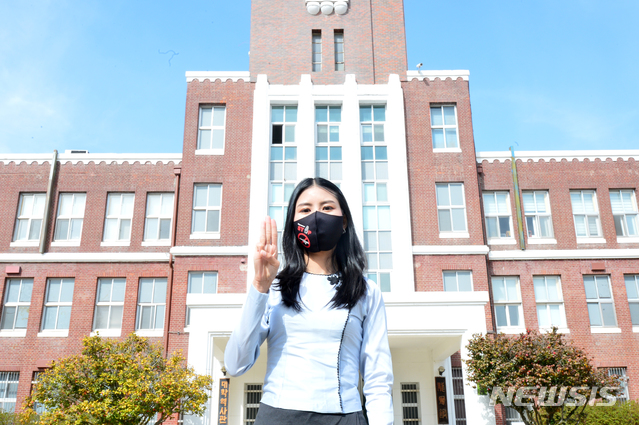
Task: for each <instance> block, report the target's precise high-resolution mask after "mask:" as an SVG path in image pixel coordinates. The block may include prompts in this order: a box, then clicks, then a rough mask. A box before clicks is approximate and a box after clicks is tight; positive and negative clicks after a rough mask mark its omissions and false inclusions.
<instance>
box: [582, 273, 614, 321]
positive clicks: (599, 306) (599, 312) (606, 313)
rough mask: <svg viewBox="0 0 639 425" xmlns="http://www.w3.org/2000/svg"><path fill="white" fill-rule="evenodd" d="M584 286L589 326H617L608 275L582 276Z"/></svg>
mask: <svg viewBox="0 0 639 425" xmlns="http://www.w3.org/2000/svg"><path fill="white" fill-rule="evenodd" d="M584 286H585V289H586V301H587V302H588V316H590V326H617V319H616V317H615V308H614V306H613V304H612V292H611V290H610V277H609V276H604V275H598V276H584Z"/></svg>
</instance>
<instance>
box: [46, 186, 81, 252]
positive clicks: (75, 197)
mask: <svg viewBox="0 0 639 425" xmlns="http://www.w3.org/2000/svg"><path fill="white" fill-rule="evenodd" d="M69 198H71V199H70V202H71V208H70V210H71V211H70V214H65V212H63V208H62V206H63V203H64V202H65V201H64V199H69ZM86 198H87V194H86V193H83V192H65V193H60V196H59V197H58V216H57V217H56V220H55V230H54V232H53V242H51V244H52V245H53V246H55V245H75V246H77V245H80V240H81V239H82V227H83V224H84V211H85V209H86ZM64 220H66V221H67V222H68V223H69V224H68V226H67V231H66V235H60V234H59V233H60V232H61V231H60V223H61V222H62V221H64ZM78 227H79V230H78V231H77V232H74V230H75V229H76V228H78ZM73 233H79V236H78V237H75V238H74V237H72V234H73ZM61 236H64V237H61Z"/></svg>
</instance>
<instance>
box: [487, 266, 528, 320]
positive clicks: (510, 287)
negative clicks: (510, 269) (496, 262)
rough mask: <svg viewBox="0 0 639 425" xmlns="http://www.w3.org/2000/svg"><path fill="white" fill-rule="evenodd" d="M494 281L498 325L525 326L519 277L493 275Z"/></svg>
mask: <svg viewBox="0 0 639 425" xmlns="http://www.w3.org/2000/svg"><path fill="white" fill-rule="evenodd" d="M492 283H493V299H494V303H495V317H496V319H497V327H523V326H524V323H523V320H522V315H521V294H520V292H519V279H518V278H516V277H493V278H492Z"/></svg>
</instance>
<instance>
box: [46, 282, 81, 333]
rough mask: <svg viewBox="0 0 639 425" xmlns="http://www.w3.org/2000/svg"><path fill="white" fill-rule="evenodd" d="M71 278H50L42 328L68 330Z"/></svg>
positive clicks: (71, 300)
mask: <svg viewBox="0 0 639 425" xmlns="http://www.w3.org/2000/svg"><path fill="white" fill-rule="evenodd" d="M74 282H75V280H74V279H73V278H62V279H61V278H50V279H48V281H47V294H46V297H45V302H44V314H43V315H42V330H43V331H47V330H65V329H66V330H68V329H69V322H70V320H71V305H72V302H73V285H74Z"/></svg>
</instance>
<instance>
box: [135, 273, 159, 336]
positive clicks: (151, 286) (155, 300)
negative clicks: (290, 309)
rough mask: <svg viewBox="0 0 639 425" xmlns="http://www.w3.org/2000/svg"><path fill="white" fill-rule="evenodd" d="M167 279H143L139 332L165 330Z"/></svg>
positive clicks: (139, 297) (141, 281)
mask: <svg viewBox="0 0 639 425" xmlns="http://www.w3.org/2000/svg"><path fill="white" fill-rule="evenodd" d="M165 307H166V278H142V279H140V289H139V295H138V314H137V316H138V319H137V326H136V329H137V330H162V329H164V309H165Z"/></svg>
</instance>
